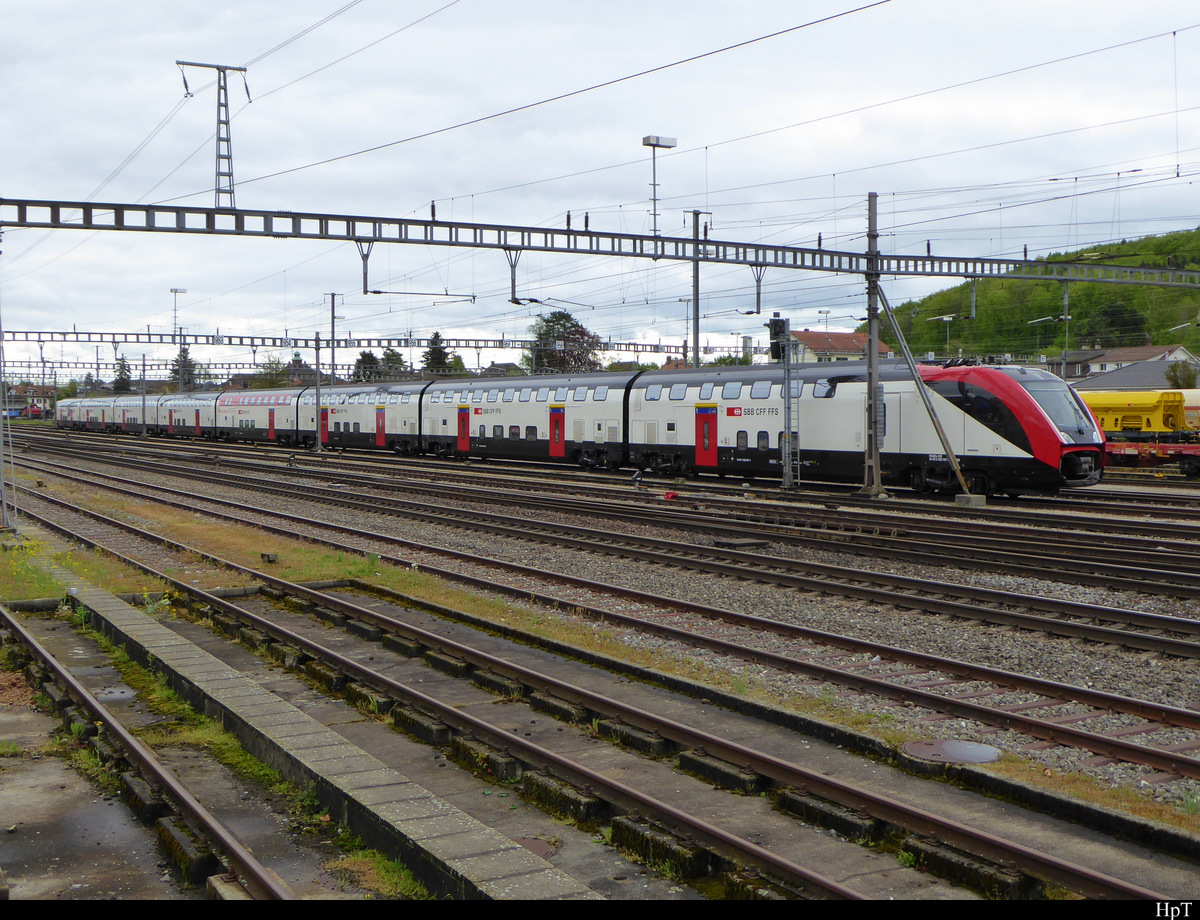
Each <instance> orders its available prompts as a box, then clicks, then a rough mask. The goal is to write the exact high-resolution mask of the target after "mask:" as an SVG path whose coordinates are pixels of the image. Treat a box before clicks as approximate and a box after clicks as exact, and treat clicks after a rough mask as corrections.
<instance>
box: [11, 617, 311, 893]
mask: <svg viewBox="0 0 1200 920" xmlns="http://www.w3.org/2000/svg"><path fill="white" fill-rule="evenodd" d="M0 626H2V627H3V628H4V629H6V630H8V631H9V633H10V634H11V639H12V641H14V642H15V643H16V644H18V645H19V646H21V647H22V648H24V649H25V651H26V653H27V654H28V655H29V656H30V658H31V659H32V660H33V661H34V662H36V666H35V667H28V666H27V667H28V670H29V672H30V673H34V672H36V671H38V670H39V669H42V670H44V671H45V672H46V673H47V674H48V678H47V680H46V681H45V682H43V686H45V685H47V684H49V683H53V684H54V685H56V687H57V688H59V689H58V691H57V692H56V693H55V695H56V696H60V695H64V696H65V698H63V699H62V704H61V705H60V708H67V709H68V712H67V714H68V715H69V722H70V724H72V725H76V726H78V728H79V729H81V730H80V731H78V732H76V733H75V734H77V735H78V736H79V737H81V738H90V737H94V736H96V734H97V730H98V731H99V733H100V735H102V740H100V741H99V742H98V743H96V747H97V749H98V752H100V755H101V756H106V757H115V758H117V759H116V762H115V763H112V764H110V769H111V770H112V771H113V772H116V773H121V774H123V777H122V779H123V783H124V784H125V786H126V789H127V790H128V794H129V795H130V796H131V797H133V798H135V799H139V800H140V801H139V806H140V810H141V811H142V812H143V817H146V816H149V817H151V818H153V817H154V816H156V815H157V814H158V806H159V805H160V804H161V803H163V802H164V801H165V802H166V803H169V806H170V807H169V810H168V812H167V818H168V819H169V820H160V821H159V825H160V827H161V828H162V829H163V830H162V831H161V832H160V836H163V835H164V834H169V835H171V837H172V840H173V846H174V848H175V849H177V850H178V851H180V852H184V853H188V854H189V862H187V863H186V864H185V866H184V868H185V869H187V870H188V871H189V872H190V873H192V874H193V875H194V874H195V872H197V871H206V872H207V874H208V875H209V876H212V877H213V881H212V882H211V883H210V884H215V887H216V890H218V891H223V897H225V898H231V897H232V898H233V899H239V898H238V896H237V895H232V894H231V891H232V889H234V888H239V887H240V888H241V889H242V892H241V896H242V897H249V898H253V899H254V900H267V901H290V900H293V899H294V897H295V895H294V894H293V892H292V890H291V889H290V888H289V887H288V886H287V885H286V884H284V882H283V881H282V880H281V879H280V878H279V876H278V875H277V874H276V873H274V872H272V871H271V870H269V869H267V868H266V867H265V866H264V865H263V863H262V862H261V861H260V860H259V859H258V858H257V857H256V856H255V855H254V853H253V852H252V850H251V848H250V847H248V846H246V845H245V844H244V843H243V842H242V840H241V839H240V838H239V836H238V835H237V834H236V833H235V832H234V831H232V830H231V829H230V828H229V827H228V826H226V824H224V823H223V822H221V821H220V820H218V819H217V818H216V817H215V816H214V815H213V814H212V812H210V810H209V809H208V808H207V807H206V806H205V804H204V803H203V802H202V801H201V799H200V798H199V797H198V796H197V795H196V794H194V793H193V791H192V790H191V789H190V788H189V787H188V786H187V785H186V784H185V783H184V782H183V781H181V780H180V779H179V778H178V777H177V776H176V775H175V773H174V772H173V771H172V770H171V768H170V767H168V766H167V765H166V764H165V763H164V762H163V761H162V760H161V759H160V758H159V757H158V755H157V754H156V753H155V751H154V750H153V749H152V748H151V747H149V746H148V745H146V744H143V743H142V742H141V741H139V740H138V738H137V737H136V736H135V735H134V734H133V732H132V731H130V729H129V728H128V727H127V726H126V724H125V722H124V721H123V720H122V719H121V718H119V717H118V716H117V715H116V714H114V713H113V712H112V711H111V710H110V709H109V708H108V707H107V706H105V705H104V704H103V703H102V702H101V701H100V700H99V699H98V698H97V697H96V696H95V695H94V694H93V693H92V692H91V691H90V690H89V689H88V688H87V686H86V685H85V684H84V682H83V681H82V680H80V679H79V678H78V677H77V676H76V675H75V673H74V672H73V671H72V670H71V668H70V667H69V666H68V665H65V664H63V663H62V662H60V661H59V660H58V659H57V658H56V657H55V656H54V655H53V654H52V653H51V652H50V651H49V650H48V649H47V648H46V647H45V646H44V645H43V644H42V642H40V641H39V640H38V638H37V637H36V636H35V634H34V633H33V632H32V631H30V630H29V629H27V628H26V626H25V625H24V624H23V623H22V622H21V620H20V619H19V618H18V617H16V616H14V615H12V614H11V613H10V612H9V611H7V610H5V609H4V608H3V607H0ZM60 698H61V697H60ZM68 703H69V704H70V706H69V707H67V705H66V704H68ZM147 793H150V794H149V795H148V794H147ZM208 853H211V854H214V855H215V857H216V858H217V859H219V860H220V862H219V863H217V864H216V865H215V870H214V866H213V863H211V862H210V861H209V859H208V857H207V854H208ZM191 860H194V864H192V862H191ZM206 867H207V868H206ZM220 876H225V878H224V879H220V878H219V877H220ZM193 880H194V879H193Z"/></svg>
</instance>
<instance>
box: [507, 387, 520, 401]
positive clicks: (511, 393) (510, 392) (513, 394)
mask: <svg viewBox="0 0 1200 920" xmlns="http://www.w3.org/2000/svg"><path fill="white" fill-rule="evenodd" d="M516 395H517V391H516V390H514V389H512V388H511V387H509V388H508V389H507V390H505V391H504V401H505V402H512V401H513V400H514V399H515V398H516Z"/></svg>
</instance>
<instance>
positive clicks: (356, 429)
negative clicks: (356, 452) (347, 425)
mask: <svg viewBox="0 0 1200 920" xmlns="http://www.w3.org/2000/svg"><path fill="white" fill-rule="evenodd" d="M360 430H361V429H360V428H359V427H358V422H355V423H354V431H355V433H356V434H357V433H358V432H359V431H360Z"/></svg>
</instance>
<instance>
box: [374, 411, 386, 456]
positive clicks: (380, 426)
mask: <svg viewBox="0 0 1200 920" xmlns="http://www.w3.org/2000/svg"><path fill="white" fill-rule="evenodd" d="M385 413H386V410H384V409H382V408H379V409H376V410H375V446H376V447H383V446H384V445H385V444H387V417H386V414H385Z"/></svg>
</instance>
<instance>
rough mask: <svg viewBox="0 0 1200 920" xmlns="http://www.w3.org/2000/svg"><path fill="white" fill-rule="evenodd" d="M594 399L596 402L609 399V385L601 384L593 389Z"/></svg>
mask: <svg viewBox="0 0 1200 920" xmlns="http://www.w3.org/2000/svg"><path fill="white" fill-rule="evenodd" d="M592 399H593V400H595V401H596V402H604V400H606V399H608V387H605V386H599V387H596V389H594V390H593V391H592Z"/></svg>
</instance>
